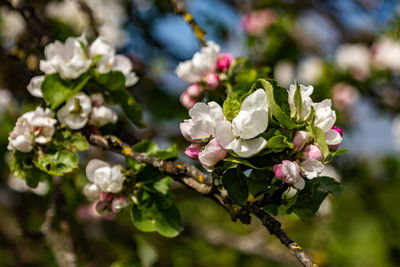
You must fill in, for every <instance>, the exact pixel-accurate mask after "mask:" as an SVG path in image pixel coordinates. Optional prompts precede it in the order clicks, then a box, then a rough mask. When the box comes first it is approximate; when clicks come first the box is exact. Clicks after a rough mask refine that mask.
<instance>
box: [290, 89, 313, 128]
mask: <svg viewBox="0 0 400 267" xmlns="http://www.w3.org/2000/svg"><path fill="white" fill-rule="evenodd" d="M299 86H300V94H301V101H302V109H301V112H300V114H298V115H299V118H300V119H301V120H305V119H307V117H308V116H309V115H310V112H311V106H312V104H313V102H312V99H311V97H310V96H311V94H312V93H313V91H314V87H312V86H311V85H309V86H304V85H302V84H299ZM296 90H297V87H296V85H295V84H291V85H290V89H289V106H290V115H291V116H292V117H295V116H296V114H297V113H298V111H297V108H296V105H295V101H294V95H295V93H296Z"/></svg>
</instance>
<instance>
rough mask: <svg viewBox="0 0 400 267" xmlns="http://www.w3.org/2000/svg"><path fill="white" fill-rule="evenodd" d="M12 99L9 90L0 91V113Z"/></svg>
mask: <svg viewBox="0 0 400 267" xmlns="http://www.w3.org/2000/svg"><path fill="white" fill-rule="evenodd" d="M12 100H13V97H12V94H11V92H10V91H9V90H7V89H0V113H3V112H4V111H5V110H6V109H7V107H8V106H9V105H10V103H11V102H12Z"/></svg>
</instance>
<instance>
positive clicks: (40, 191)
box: [7, 174, 50, 196]
mask: <svg viewBox="0 0 400 267" xmlns="http://www.w3.org/2000/svg"><path fill="white" fill-rule="evenodd" d="M7 184H8V186H9V187H10V188H11V189H13V190H15V191H17V192H22V193H23V192H32V193H34V194H36V195H38V196H44V195H46V194H47V193H48V192H49V189H50V185H49V182H48V181H43V182H39V184H38V186H37V187H36V188H30V187H29V186H28V185H27V184H26V181H25V180H24V179H21V178H18V177H16V176H14V175H12V174H10V176H9V177H8V180H7Z"/></svg>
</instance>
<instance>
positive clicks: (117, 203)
mask: <svg viewBox="0 0 400 267" xmlns="http://www.w3.org/2000/svg"><path fill="white" fill-rule="evenodd" d="M128 204H129V203H128V199H127V198H126V197H125V196H119V197H116V198H114V199H113V201H112V203H111V209H112V211H113V212H118V211H120V210H122V209H123V208H125V207H126V206H128Z"/></svg>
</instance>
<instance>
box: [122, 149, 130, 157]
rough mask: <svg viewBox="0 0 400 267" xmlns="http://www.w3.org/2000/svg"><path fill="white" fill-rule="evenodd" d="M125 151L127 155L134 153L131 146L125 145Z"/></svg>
mask: <svg viewBox="0 0 400 267" xmlns="http://www.w3.org/2000/svg"><path fill="white" fill-rule="evenodd" d="M123 153H124V155H125V156H129V155H130V154H131V153H132V149H131V148H129V147H125V148H124V150H123Z"/></svg>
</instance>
